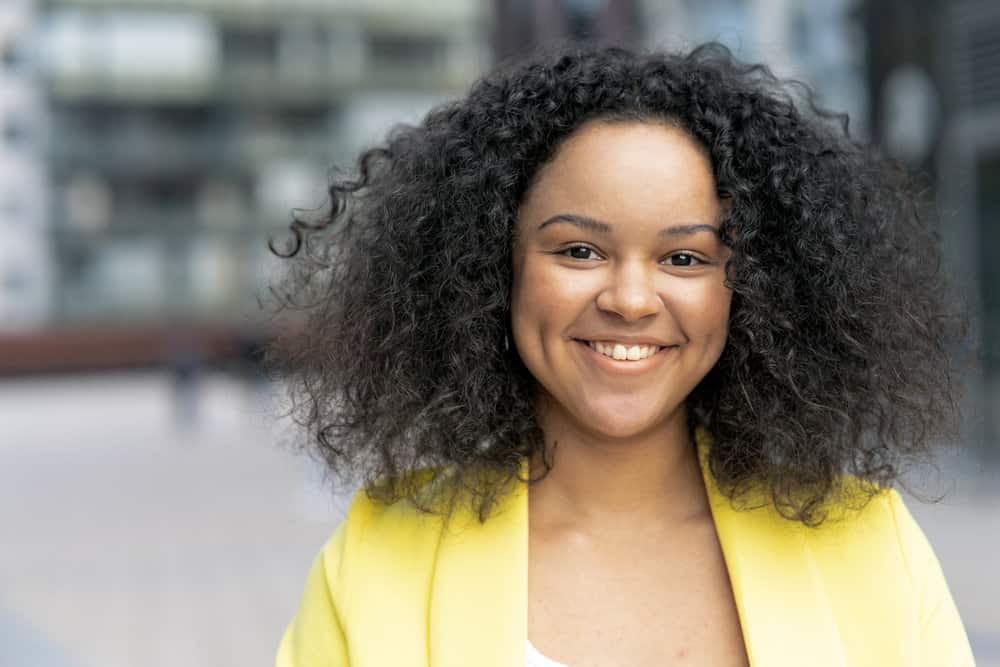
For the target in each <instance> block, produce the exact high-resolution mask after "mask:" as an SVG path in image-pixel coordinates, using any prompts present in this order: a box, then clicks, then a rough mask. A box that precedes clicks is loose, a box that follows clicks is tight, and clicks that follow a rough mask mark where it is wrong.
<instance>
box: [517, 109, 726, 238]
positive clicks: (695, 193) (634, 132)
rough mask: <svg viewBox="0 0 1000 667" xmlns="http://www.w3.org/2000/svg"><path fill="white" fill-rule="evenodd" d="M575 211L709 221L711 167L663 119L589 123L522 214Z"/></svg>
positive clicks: (565, 146)
mask: <svg viewBox="0 0 1000 667" xmlns="http://www.w3.org/2000/svg"><path fill="white" fill-rule="evenodd" d="M567 207H568V208H570V209H574V211H575V212H580V213H584V212H585V213H588V214H593V215H599V216H605V217H607V218H609V219H615V220H617V219H621V218H622V217H623V216H624V217H626V218H637V219H647V220H653V219H655V220H662V219H664V218H665V217H666V218H669V217H675V216H681V217H687V218H699V219H712V218H714V217H715V216H716V215H717V214H718V210H719V199H718V196H717V194H716V187H715V179H714V177H713V175H712V165H711V162H710V161H709V159H708V157H707V155H706V151H705V150H704V149H703V148H702V147H701V146H700V145H698V144H697V143H696V142H695V140H694V139H692V138H691V137H690V136H689V135H688V134H687V133H686V132H685V131H684V130H682V129H679V128H677V127H675V126H673V125H669V124H667V123H664V122H640V121H616V122H607V121H591V122H589V123H586V124H584V125H582V126H581V127H580V128H579V129H577V130H576V131H575V132H574V133H573V134H571V135H570V136H569V137H568V138H567V139H566V140H564V141H563V143H562V144H561V145H560V146H559V148H558V149H557V151H556V153H555V155H554V156H553V157H552V159H551V160H550V161H549V162H548V163H546V164H545V165H544V166H543V167H542V168H541V169H540V170H539V172H538V174H537V175H536V177H535V179H534V181H533V183H532V186H531V187H530V188H529V190H528V191H527V193H526V195H525V197H524V200H523V201H522V206H521V213H522V216H525V215H526V216H534V215H540V214H542V213H545V212H557V211H555V209H559V211H558V212H562V210H563V209H566V208H567Z"/></svg>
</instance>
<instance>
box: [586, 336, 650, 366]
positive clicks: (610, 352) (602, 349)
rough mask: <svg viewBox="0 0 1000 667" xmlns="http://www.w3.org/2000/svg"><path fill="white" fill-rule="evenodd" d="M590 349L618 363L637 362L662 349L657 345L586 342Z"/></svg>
mask: <svg viewBox="0 0 1000 667" xmlns="http://www.w3.org/2000/svg"><path fill="white" fill-rule="evenodd" d="M587 342H588V344H589V345H590V348H591V349H592V350H594V351H596V352H597V353H598V354H603V355H604V356H605V357H610V358H611V359H616V360H618V361H639V360H640V359H646V358H648V357H651V356H653V355H654V354H656V353H657V352H659V351H660V350H661V349H662V348H661V347H660V346H658V345H628V344H625V343H616V342H615V341H596V340H592V341H587Z"/></svg>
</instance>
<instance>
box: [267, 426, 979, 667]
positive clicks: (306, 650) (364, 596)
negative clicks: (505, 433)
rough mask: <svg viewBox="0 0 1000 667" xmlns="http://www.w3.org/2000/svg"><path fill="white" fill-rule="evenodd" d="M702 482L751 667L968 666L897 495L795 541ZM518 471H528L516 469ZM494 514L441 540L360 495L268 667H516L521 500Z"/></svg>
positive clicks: (411, 518) (791, 528) (522, 590)
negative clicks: (273, 666)
mask: <svg viewBox="0 0 1000 667" xmlns="http://www.w3.org/2000/svg"><path fill="white" fill-rule="evenodd" d="M697 437H698V446H699V452H700V455H701V456H700V458H701V462H702V474H703V476H704V479H705V486H706V488H707V490H708V495H709V500H710V503H711V508H712V517H713V520H714V521H715V527H716V531H717V533H718V536H719V541H720V543H721V545H722V551H723V555H724V556H725V561H726V567H727V569H728V571H729V578H730V581H731V583H732V589H733V594H734V596H735V600H736V606H737V609H738V611H739V618H740V622H741V624H742V629H743V639H744V642H745V644H746V649H747V655H748V656H749V657H750V664H751V665H752V666H753V667H786V666H787V667H802V666H804V665H808V666H809V667H826V666H830V667H833V666H838V667H847V666H851V667H855V666H858V665H872V666H875V665H877V666H879V667H890V666H897V665H898V666H900V667H904V666H905V667H915V666H926V667H958V666H962V667H965V666H969V665H973V664H974V662H973V657H972V651H971V649H970V647H969V642H968V638H967V637H966V634H965V630H964V628H963V626H962V622H961V620H960V618H959V615H958V612H957V610H956V609H955V605H954V602H953V601H952V598H951V595H950V593H949V591H948V587H947V584H946V583H945V580H944V577H943V575H942V573H941V568H940V566H939V565H938V561H937V559H936V557H935V556H934V552H933V551H932V550H931V547H930V545H929V544H928V543H927V540H926V538H925V537H924V535H923V533H922V532H921V530H920V528H919V527H918V526H917V524H916V523H915V522H914V520H913V518H912V517H911V516H910V513H909V512H908V511H907V509H906V507H905V506H904V505H903V502H902V499H901V498H900V497H899V494H898V493H896V492H895V491H890V490H887V491H885V492H884V493H882V494H880V495H879V496H878V497H876V498H875V499H874V500H873V501H872V502H871V503H870V504H869V505H868V506H867V507H866V508H865V509H864V510H863V511H861V512H860V513H857V514H854V515H852V516H851V518H849V519H846V520H843V521H837V522H833V521H831V522H828V523H825V524H823V525H821V526H820V527H819V528H807V527H805V526H803V525H801V524H799V523H795V522H791V521H789V520H787V519H784V518H782V517H780V516H778V514H777V513H776V512H775V511H774V510H773V509H772V508H761V509H754V510H742V511H737V510H734V509H733V508H732V507H731V506H730V504H729V502H728V500H726V498H724V497H723V496H722V495H721V494H720V492H719V490H718V488H717V487H716V485H715V483H714V481H713V479H712V477H711V475H710V474H709V473H708V470H707V465H706V464H705V460H706V459H705V455H706V453H707V451H708V447H709V446H710V437H709V436H708V434H707V433H706V432H705V431H704V430H703V429H700V430H699V432H698V436H697ZM524 465H525V468H524V470H525V472H527V467H526V466H527V460H525V462H524ZM500 510H501V511H500V512H499V513H498V514H497V515H495V516H493V517H492V518H490V519H488V520H487V521H486V522H485V523H484V524H480V523H479V522H478V521H477V520H476V519H474V518H472V517H471V516H465V517H462V518H460V519H459V520H458V521H454V522H453V523H452V524H451V525H450V526H449V527H448V529H447V530H443V529H442V528H443V521H442V520H441V519H440V518H439V517H436V516H432V515H422V514H419V513H418V512H417V511H416V510H414V509H413V508H412V507H410V506H409V505H408V504H407V503H405V502H400V503H396V504H394V505H392V506H389V507H385V506H382V505H378V504H375V503H372V502H371V501H369V500H368V499H367V497H366V496H365V494H364V493H363V492H358V493H357V494H356V495H355V497H354V499H353V501H352V503H351V507H350V509H349V511H348V513H347V517H346V518H345V519H344V521H343V522H342V523H341V524H340V526H339V527H338V528H337V530H336V531H335V532H334V534H333V536H332V537H331V538H330V540H329V542H328V543H327V544H326V546H325V547H324V548H323V550H322V552H321V553H320V554H319V556H318V557H317V559H316V561H315V563H314V565H313V567H312V570H311V571H310V574H309V577H308V580H307V582H306V586H305V593H304V595H303V598H302V602H301V606H300V608H299V610H298V613H297V614H296V616H295V618H294V619H293V620H292V622H291V624H290V625H289V626H288V629H287V630H286V632H285V634H284V637H283V638H282V641H281V645H280V647H279V649H278V658H277V665H278V667H347V666H348V665H350V666H351V667H492V666H495V667H521V666H522V665H524V664H525V660H526V657H525V645H526V639H527V632H528V630H527V627H528V624H527V616H528V614H527V581H528V574H527V573H528V568H527V561H528V505H527V487H526V485H524V484H518V486H517V487H516V489H515V491H513V492H512V493H510V494H509V495H508V496H507V497H506V498H505V500H504V501H503V503H502V506H501V508H500Z"/></svg>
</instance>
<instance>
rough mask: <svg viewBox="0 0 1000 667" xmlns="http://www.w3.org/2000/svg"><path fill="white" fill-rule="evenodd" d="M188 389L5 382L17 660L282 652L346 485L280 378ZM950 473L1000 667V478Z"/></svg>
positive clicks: (949, 501) (268, 658) (7, 633)
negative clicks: (307, 452) (313, 457)
mask: <svg viewBox="0 0 1000 667" xmlns="http://www.w3.org/2000/svg"><path fill="white" fill-rule="evenodd" d="M173 395H174V394H173V388H172V386H171V384H170V381H169V377H168V376H166V375H162V374H158V373H144V374H123V375H118V376H106V375H105V376H78V377H69V378H43V379H29V380H17V381H4V382H0V667H157V666H161V665H162V666H164V667H165V666H167V665H169V666H170V667H175V666H176V665H184V666H185V667H201V666H205V667H209V666H211V667H224V666H227V665H233V666H235V665H240V666H252V665H271V664H273V657H274V651H275V648H276V646H277V642H278V639H279V637H280V634H281V632H282V630H283V629H284V626H285V624H286V623H287V621H288V619H289V618H290V617H291V615H292V613H293V612H294V610H295V607H296V605H297V603H298V598H299V594H300V592H301V588H302V585H303V582H304V578H305V575H306V572H307V570H308V568H309V565H310V563H311V561H312V559H313V557H314V556H315V554H316V553H317V551H318V550H319V549H320V547H321V546H322V544H323V542H324V540H325V539H326V538H327V537H328V535H329V534H330V532H331V531H332V530H333V528H334V527H335V526H336V524H337V523H338V521H339V520H340V517H341V516H342V514H343V510H344V504H345V497H344V496H343V495H341V496H335V495H334V494H332V493H330V492H329V491H328V490H326V489H324V488H323V486H322V484H321V481H320V474H319V471H318V470H317V468H316V466H315V465H312V464H310V463H309V462H307V461H306V460H305V459H303V458H302V457H299V456H294V455H293V454H292V453H290V452H289V451H287V450H286V448H285V447H284V446H283V444H282V443H287V442H288V440H289V434H290V430H289V429H288V427H287V425H283V424H282V423H281V422H278V421H277V420H276V419H275V415H276V412H277V409H278V407H280V404H277V403H275V401H276V400H277V399H276V394H275V389H274V388H273V387H271V386H267V385H264V386H261V385H256V386H255V385H250V384H247V383H244V382H240V381H237V380H235V379H232V378H228V377H226V376H221V375H211V376H207V377H204V378H203V379H202V380H201V381H200V382H199V384H198V386H197V394H196V399H195V400H194V401H192V402H191V403H190V405H188V406H187V408H185V409H184V410H181V411H178V410H177V409H176V407H177V406H176V405H175V404H174V402H173V399H172V397H173ZM192 406H193V407H194V408H195V415H196V419H195V421H194V422H193V423H185V422H184V421H183V419H182V420H181V421H179V418H182V417H183V415H185V414H186V412H185V410H186V409H188V408H191V407H192ZM182 407H183V406H182ZM942 469H943V477H944V481H945V482H947V481H948V479H953V480H955V481H956V482H957V487H956V491H955V492H954V493H953V494H951V495H950V496H948V497H947V498H946V499H945V500H943V501H941V502H940V503H937V504H934V505H921V504H919V503H918V502H916V501H914V500H910V499H908V505H909V507H910V508H911V509H912V511H913V513H914V515H915V516H917V518H918V521H920V523H921V525H922V526H923V527H924V530H925V532H926V533H927V535H928V537H929V538H930V540H931V543H932V544H933V545H934V547H935V549H936V551H937V553H938V556H939V558H940V560H941V562H942V565H943V567H944V570H945V573H946V576H947V577H948V580H949V583H950V586H951V589H952V593H953V595H954V597H955V599H956V602H957V604H958V606H959V609H960V611H961V613H962V615H963V619H964V621H965V623H966V627H967V628H968V630H969V634H970V636H971V638H972V641H973V647H974V650H975V651H976V654H977V658H978V664H979V665H980V667H1000V611H998V610H1000V602H998V601H1000V576H998V574H997V569H996V567H995V566H994V565H993V564H992V561H993V559H994V558H995V554H996V553H998V552H1000V529H998V528H1000V525H998V522H1000V485H998V477H997V472H996V471H995V470H989V469H984V468H980V467H978V466H977V464H976V463H975V461H974V459H972V458H971V457H970V456H968V455H961V456H956V457H952V459H950V460H949V461H948V463H947V465H946V466H943V468H942ZM934 488H938V487H934Z"/></svg>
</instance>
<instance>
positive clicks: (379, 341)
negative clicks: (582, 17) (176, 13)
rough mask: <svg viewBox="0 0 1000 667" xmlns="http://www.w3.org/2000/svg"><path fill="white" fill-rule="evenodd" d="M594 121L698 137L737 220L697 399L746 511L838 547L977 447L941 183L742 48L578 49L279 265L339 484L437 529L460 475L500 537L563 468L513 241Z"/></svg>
mask: <svg viewBox="0 0 1000 667" xmlns="http://www.w3.org/2000/svg"><path fill="white" fill-rule="evenodd" d="M594 119H608V120H611V121H622V120H631V121H640V122H641V121H657V120H661V121H662V120H666V121H668V122H671V123H673V124H675V125H678V126H679V127H681V128H682V129H683V130H684V131H686V132H687V133H688V134H689V135H690V136H691V137H693V138H694V139H695V140H696V142H697V143H698V144H699V145H700V146H701V147H703V148H704V149H705V150H706V151H707V154H708V155H709V157H710V158H711V163H712V168H713V171H714V176H715V180H716V185H717V188H718V191H719V194H720V196H722V197H726V198H729V199H731V208H730V211H729V214H728V215H727V217H726V219H725V220H724V221H723V224H722V227H721V233H722V236H723V239H724V240H725V242H726V244H727V245H728V246H729V247H730V249H731V259H730V260H729V264H728V266H727V276H728V278H727V280H728V283H729V286H730V287H731V289H732V307H731V313H730V321H729V335H728V342H727V344H726V347H725V349H724V351H723V353H722V356H721V358H720V359H719V361H718V363H717V364H716V365H715V367H714V368H713V369H712V370H711V371H710V372H709V374H708V375H707V376H706V377H705V378H704V379H703V380H702V381H701V383H700V384H699V385H698V386H697V388H696V389H695V390H694V391H693V392H692V393H691V395H690V396H689V397H688V399H687V401H688V407H689V411H688V412H689V415H690V419H691V422H692V427H694V426H696V425H702V426H704V427H706V428H707V430H708V431H709V432H710V433H711V434H712V436H713V438H714V446H713V447H712V448H711V452H710V457H709V464H710V470H711V473H712V475H713V476H714V478H715V479H716V481H717V482H718V484H719V487H720V489H721V490H722V491H723V493H725V494H726V495H727V496H728V497H730V498H731V499H733V500H739V499H741V498H743V497H747V496H748V495H749V492H750V490H751V489H753V488H758V489H759V488H763V489H764V490H766V498H767V502H768V503H773V505H774V506H775V507H776V508H777V509H778V510H779V511H780V512H781V513H782V514H783V515H784V516H786V517H787V518H789V519H793V520H798V521H801V522H803V523H805V524H807V525H816V524H818V523H821V522H822V521H823V520H824V518H825V517H826V516H827V508H828V507H829V505H828V503H827V501H830V500H831V499H836V498H839V497H840V496H842V495H844V494H843V492H844V488H845V484H844V479H845V475H849V476H853V477H852V479H854V480H856V481H861V482H862V483H863V485H862V486H863V488H864V489H866V490H867V492H868V496H867V497H866V500H867V499H868V498H870V497H871V495H872V494H874V493H876V492H877V490H878V488H879V487H881V486H890V485H892V484H893V483H897V482H899V478H900V475H901V473H902V472H903V470H904V469H905V467H906V464H907V463H910V462H914V461H921V460H926V459H927V458H928V457H929V455H930V453H931V448H932V446H933V445H934V443H935V442H936V441H937V440H938V439H939V438H942V437H947V436H951V435H953V434H954V432H955V429H956V428H957V423H958V408H957V404H958V401H957V396H956V392H957V381H956V373H955V370H954V368H953V366H952V364H951V362H950V358H949V349H950V347H951V346H952V345H953V344H955V343H957V342H959V341H960V340H961V339H962V336H963V335H964V331H965V327H964V322H965V318H964V316H963V315H962V314H961V312H960V311H958V310H957V309H956V305H955V304H956V301H955V300H954V299H952V298H950V297H949V292H948V291H947V290H946V285H945V282H944V281H943V279H942V276H941V272H940V266H939V251H938V240H937V236H936V234H935V233H934V231H933V230H932V229H931V228H930V227H929V225H928V224H927V222H926V221H925V217H926V216H925V215H924V213H923V210H924V207H923V203H924V202H925V198H924V191H923V188H922V186H921V185H920V183H919V182H918V181H916V180H915V179H914V178H912V177H911V176H910V175H908V174H907V173H906V172H905V170H903V169H901V168H900V167H899V166H898V165H897V164H896V163H894V162H892V161H891V160H888V159H887V158H884V157H882V156H881V155H880V154H879V153H878V152H877V151H876V150H875V149H873V148H871V147H868V146H865V145H863V144H861V143H859V142H857V141H855V140H854V139H852V138H851V136H850V134H849V131H848V122H847V117H846V115H843V114H834V113H831V112H828V111H824V110H822V109H820V108H818V107H817V105H816V104H815V103H814V101H813V94H812V92H811V90H810V89H809V88H808V86H804V85H803V84H800V83H798V82H794V81H784V80H780V79H778V78H776V77H775V76H774V75H773V74H772V73H771V71H770V70H769V69H768V67H766V66H764V65H759V64H758V65H750V64H744V63H742V62H740V61H738V60H737V59H736V58H734V56H733V55H732V54H731V53H730V52H729V50H728V49H726V47H724V46H722V45H719V44H715V43H711V44H705V45H702V46H699V47H697V48H695V49H694V50H693V51H691V52H689V53H663V52H654V53H647V54H637V53H634V52H631V51H629V50H625V49H621V48H597V47H587V46H579V45H577V46H568V47H562V48H560V49H559V50H558V51H557V52H555V53H548V54H544V55H536V56H534V57H532V58H530V59H527V60H523V61H520V62H516V63H513V64H510V65H507V66H504V67H501V68H498V69H497V70H495V71H494V72H492V73H490V74H488V75H487V76H485V77H484V78H482V79H481V80H479V81H478V82H477V83H475V84H474V85H473V86H472V88H471V89H470V91H469V92H468V94H467V95H466V96H465V97H464V98H462V99H459V100H455V101H452V102H448V103H445V104H442V105H440V106H438V107H436V108H434V109H433V110H431V111H430V112H429V113H428V114H427V116H426V117H425V118H424V119H423V121H422V122H421V123H420V124H419V125H415V126H397V127H396V128H395V129H394V130H393V131H392V132H391V133H390V134H389V136H388V138H387V139H386V141H385V142H384V144H382V145H380V146H377V147H374V148H371V149H369V150H367V151H365V152H364V153H363V154H362V155H361V156H360V157H359V159H358V162H357V168H356V171H354V172H352V173H351V174H348V175H345V176H341V177H337V178H336V179H335V181H334V183H333V185H332V186H331V187H330V190H329V194H330V198H331V202H330V206H329V208H328V209H324V210H323V211H321V212H320V215H319V216H314V217H313V218H312V219H311V220H310V219H308V217H307V216H305V215H302V214H298V215H296V216H294V219H293V222H292V224H291V228H290V229H291V234H292V238H291V239H290V241H291V244H290V246H289V247H288V248H287V249H284V250H278V249H277V248H276V247H275V245H274V244H271V250H272V251H273V252H275V253H277V254H279V255H281V256H283V257H289V258H294V261H291V262H290V263H289V271H288V272H287V273H286V274H285V276H284V279H283V281H282V282H281V283H280V284H279V286H278V287H277V288H276V289H274V290H273V293H274V294H275V295H277V296H278V297H279V299H280V302H281V307H283V308H292V309H293V310H295V311H296V312H298V313H300V314H301V315H302V316H303V317H302V318H301V320H300V322H301V326H299V327H298V328H296V329H292V330H290V331H291V333H288V334H286V335H285V336H283V337H280V338H278V339H276V340H274V341H273V342H272V343H271V344H270V346H269V347H268V349H267V365H268V367H269V368H270V369H271V370H272V372H273V374H275V375H277V376H278V377H281V378H283V379H284V380H286V381H287V382H288V384H289V390H290V394H291V398H292V403H291V406H292V407H291V408H290V410H291V411H292V413H293V415H294V416H295V418H296V420H297V421H298V422H299V423H300V424H302V425H304V426H306V427H307V429H306V430H305V432H306V434H307V435H306V440H307V442H306V445H307V447H308V448H309V449H311V451H313V452H314V453H316V454H318V455H319V456H320V457H321V458H322V459H323V460H324V461H325V462H326V464H327V465H328V467H329V469H330V470H331V471H332V472H333V473H335V474H336V475H337V476H339V477H340V478H341V479H349V480H352V482H357V481H358V480H359V479H361V480H364V481H366V482H369V484H368V485H366V489H367V490H368V493H369V495H370V496H372V497H373V498H377V499H378V500H380V501H382V502H386V503H390V502H395V501H396V500H399V499H401V498H407V499H409V500H410V501H411V502H413V503H414V504H416V505H417V506H419V507H421V508H422V509H425V510H427V511H438V510H437V509H435V508H432V507H429V506H427V502H426V497H425V496H421V495H420V487H421V484H422V483H425V482H426V475H427V474H428V472H427V471H428V470H430V471H431V472H430V473H429V474H431V476H437V475H438V474H445V473H446V472H447V474H448V475H450V479H452V480H461V482H462V484H461V486H462V487H463V488H464V489H465V490H467V491H471V495H470V496H469V497H470V498H472V499H473V500H474V507H475V509H476V510H477V511H478V513H479V516H480V519H481V520H486V517H487V515H488V514H489V512H490V509H491V508H492V507H493V506H494V504H495V501H496V500H497V499H498V494H500V493H503V492H504V491H505V489H506V487H507V485H508V484H509V483H512V482H513V481H514V480H516V479H518V478H519V475H520V470H521V469H520V465H521V460H522V457H524V456H528V455H531V454H532V453H533V452H535V451H542V450H541V449H540V448H544V441H543V434H542V433H541V431H540V428H539V426H538V424H537V422H536V415H535V403H534V400H533V397H534V393H535V387H536V382H535V380H534V378H533V377H532V376H531V374H530V373H529V372H528V371H527V369H526V368H525V367H524V365H523V364H522V363H521V361H520V359H519V358H518V356H517V354H516V353H515V352H514V351H512V350H511V351H508V350H507V349H506V348H505V344H504V342H505V334H506V332H507V331H508V329H509V326H510V322H509V318H510V311H509V305H510V295H511V260H512V241H513V234H514V223H515V220H516V215H517V210H518V205H519V202H520V201H521V200H522V197H523V195H524V194H525V192H526V190H527V188H528V187H529V186H530V184H531V182H532V179H533V177H534V175H535V174H536V173H537V172H538V169H539V167H540V166H541V165H542V164H544V163H545V162H546V161H547V160H549V159H551V157H552V156H553V154H554V152H555V150H556V148H557V147H558V146H559V145H560V142H562V141H563V140H564V139H566V137H567V136H569V135H570V134H571V133H572V132H573V131H574V130H575V129H576V128H578V127H579V126H580V125H581V124H582V123H584V122H585V121H588V120H594ZM418 469H424V473H423V475H421V476H418V475H412V474H409V473H410V472H412V471H415V470H418ZM484 470H485V471H487V472H490V473H491V474H487V475H483V474H481V473H482V472H483V471H484ZM456 473H457V474H456ZM492 473H500V474H499V475H497V474H492ZM377 480H378V482H377V483H375V482H376V481H377ZM761 485H763V486H761Z"/></svg>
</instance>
